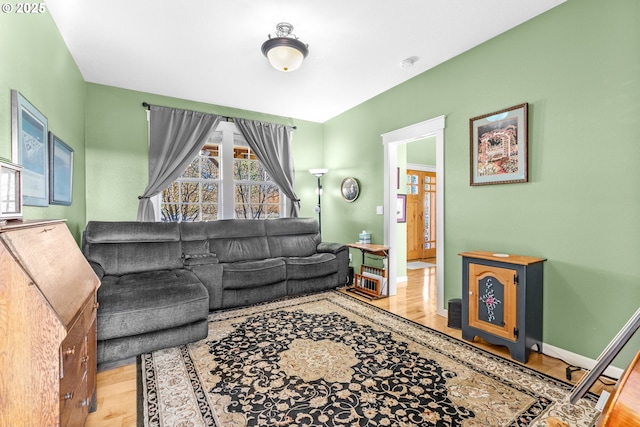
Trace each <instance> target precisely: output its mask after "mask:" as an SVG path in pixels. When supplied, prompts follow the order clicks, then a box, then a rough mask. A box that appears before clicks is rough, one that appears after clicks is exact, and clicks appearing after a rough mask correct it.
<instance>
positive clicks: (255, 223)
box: [82, 218, 349, 368]
mask: <svg viewBox="0 0 640 427" xmlns="http://www.w3.org/2000/svg"><path fill="white" fill-rule="evenodd" d="M82 250H83V253H84V255H85V257H86V258H87V260H88V261H89V264H90V265H91V266H92V267H93V269H94V271H95V272H96V274H97V275H98V277H99V278H100V280H101V286H100V288H99V289H98V303H99V308H98V320H97V328H98V334H97V335H98V364H99V366H101V367H103V368H104V367H105V366H107V367H108V366H109V365H114V364H117V363H118V361H121V360H124V359H127V358H130V357H132V356H135V355H138V354H141V353H146V352H150V351H155V350H158V349H161V348H166V347H173V346H176V345H180V344H185V343H188V342H193V341H197V340H200V339H203V338H205V337H206V336H207V316H208V314H209V312H210V311H211V310H218V309H227V308H232V307H240V306H245V305H249V304H254V303H259V302H265V301H270V300H274V299H278V298H282V297H285V296H290V295H298V294H306V293H313V292H319V291H323V290H327V289H333V288H336V287H339V286H343V285H345V284H346V282H347V278H348V268H349V267H348V265H349V252H348V249H347V247H346V246H344V245H342V244H338V243H326V242H322V241H321V237H320V233H319V230H318V222H317V221H316V220H315V219H313V218H279V219H269V220H244V219H233V220H218V221H211V222H198V223H192V222H189V223H149V222H101V221H91V222H89V223H88V224H87V228H86V230H85V232H84V233H83V242H82Z"/></svg>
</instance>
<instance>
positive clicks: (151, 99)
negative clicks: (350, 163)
mask: <svg viewBox="0 0 640 427" xmlns="http://www.w3.org/2000/svg"><path fill="white" fill-rule="evenodd" d="M143 102H148V103H149V104H154V105H163V106H167V107H175V108H183V109H187V110H195V111H202V112H206V113H212V114H220V115H225V116H230V117H242V118H247V119H252V120H261V121H267V122H273V123H282V124H287V125H292V126H296V128H297V129H296V130H295V131H294V136H293V143H292V144H293V155H294V163H295V168H296V170H295V172H296V188H295V189H296V193H297V195H298V197H299V198H300V200H301V215H302V216H313V215H314V214H313V206H315V204H316V197H317V196H316V193H315V188H316V184H317V182H316V178H315V177H314V176H312V175H311V174H310V173H309V172H308V169H310V168H314V167H322V165H321V164H319V161H318V160H317V159H322V158H323V148H322V136H323V133H322V125H321V124H319V123H313V122H308V121H303V120H294V119H288V118H285V117H278V116H272V115H266V114H260V113H255V112H250V111H244V110H238V109H233V108H228V107H221V106H215V105H209V104H203V103H197V102H192V101H187V100H183V99H176V98H169V97H164V96H160V95H154V94H149V93H143V92H136V91H131V90H125V89H118V88H114V87H110V86H103V85H97V84H91V83H88V84H87V108H86V124H87V131H86V138H87V143H86V150H87V188H88V191H87V220H89V221H91V220H107V221H135V220H136V216H137V213H138V196H140V195H141V194H142V193H143V192H144V189H145V187H146V186H147V183H148V163H147V162H148V160H147V153H148V147H147V138H148V135H147V126H148V123H147V113H146V109H145V108H143V107H142V103H143Z"/></svg>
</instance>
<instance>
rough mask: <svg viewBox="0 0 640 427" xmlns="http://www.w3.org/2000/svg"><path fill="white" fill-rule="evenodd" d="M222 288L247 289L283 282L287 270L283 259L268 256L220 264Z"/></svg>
mask: <svg viewBox="0 0 640 427" xmlns="http://www.w3.org/2000/svg"><path fill="white" fill-rule="evenodd" d="M222 266H223V270H222V287H223V289H247V288H255V287H258V286H266V285H271V284H274V283H278V282H284V281H285V280H286V278H287V270H286V265H285V262H284V260H282V259H281V258H270V259H263V260H257V261H244V262H233V263H227V264H222Z"/></svg>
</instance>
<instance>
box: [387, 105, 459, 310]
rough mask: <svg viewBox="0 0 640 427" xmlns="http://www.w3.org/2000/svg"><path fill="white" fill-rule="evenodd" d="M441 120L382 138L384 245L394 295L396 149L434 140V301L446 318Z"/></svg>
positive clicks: (442, 136)
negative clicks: (387, 250) (425, 140)
mask: <svg viewBox="0 0 640 427" xmlns="http://www.w3.org/2000/svg"><path fill="white" fill-rule="evenodd" d="M444 125H445V122H444V116H440V117H435V118H433V119H430V120H425V121H423V122H420V123H416V124H413V125H410V126H406V127H403V128H400V129H396V130H394V131H391V132H387V133H384V134H382V135H381V136H382V143H383V145H384V205H383V213H384V244H385V245H386V246H389V247H390V248H391V249H390V251H389V257H388V261H389V262H388V283H389V288H388V289H389V295H396V293H397V276H398V271H397V260H398V256H397V253H396V251H394V250H393V248H394V246H395V247H397V239H398V230H397V229H398V227H397V213H396V212H397V183H396V179H397V178H396V177H397V176H398V175H397V171H398V146H399V145H402V144H407V143H409V142H412V141H418V140H420V139H424V138H427V137H435V140H436V176H437V177H438V180H437V181H436V293H437V295H436V299H437V312H438V314H439V315H441V316H447V310H446V308H445V306H444V173H443V172H444Z"/></svg>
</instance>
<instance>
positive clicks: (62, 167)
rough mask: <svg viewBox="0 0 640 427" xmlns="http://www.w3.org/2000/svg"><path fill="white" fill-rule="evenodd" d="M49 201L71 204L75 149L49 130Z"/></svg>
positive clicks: (57, 203)
mask: <svg viewBox="0 0 640 427" xmlns="http://www.w3.org/2000/svg"><path fill="white" fill-rule="evenodd" d="M49 171H50V176H49V203H51V204H52V205H71V195H72V194H73V149H72V148H71V147H69V146H68V145H67V144H65V143H64V142H63V141H62V140H61V139H60V138H58V137H57V136H55V135H54V134H53V133H51V132H49Z"/></svg>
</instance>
